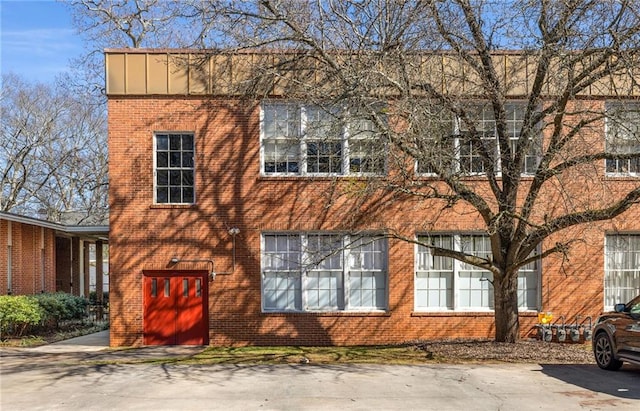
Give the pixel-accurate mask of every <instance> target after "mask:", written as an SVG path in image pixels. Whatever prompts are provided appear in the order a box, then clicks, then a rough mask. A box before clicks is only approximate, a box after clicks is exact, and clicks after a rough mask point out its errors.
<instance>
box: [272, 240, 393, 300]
mask: <svg viewBox="0 0 640 411" xmlns="http://www.w3.org/2000/svg"><path fill="white" fill-rule="evenodd" d="M262 241H263V242H262V307H263V309H264V310H265V311H343V310H352V311H371V310H385V309H386V308H387V294H388V280H387V277H388V276H387V269H386V267H387V264H386V261H387V243H386V241H385V240H384V239H380V238H376V237H372V236H364V237H361V236H357V237H356V236H349V235H344V234H339V233H327V232H323V233H302V234H291V233H287V234H264V235H263V238H262Z"/></svg>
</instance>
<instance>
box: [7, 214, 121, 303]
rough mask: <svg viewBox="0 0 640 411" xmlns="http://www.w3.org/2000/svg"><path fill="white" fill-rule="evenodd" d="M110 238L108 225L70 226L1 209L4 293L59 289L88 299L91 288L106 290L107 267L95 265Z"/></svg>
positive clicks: (26, 293)
mask: <svg viewBox="0 0 640 411" xmlns="http://www.w3.org/2000/svg"><path fill="white" fill-rule="evenodd" d="M108 236H109V227H107V226H75V225H74V226H70V225H64V224H57V223H52V222H49V221H45V220H39V219H36V218H30V217H25V216H21V215H17V214H13V213H6V212H0V256H1V257H0V295H7V294H13V295H33V294H39V293H43V292H56V291H61V292H66V293H70V294H73V295H79V296H86V297H88V296H89V292H90V290H91V289H92V290H105V291H106V290H108V283H107V284H104V283H105V281H104V279H103V272H104V269H103V266H102V265H100V264H95V255H98V259H100V260H102V255H103V245H106V244H107V243H108ZM91 248H93V250H91ZM90 251H92V253H90ZM92 254H93V260H94V261H93V264H92ZM93 266H95V268H92V267H93ZM92 274H93V275H92ZM91 286H93V287H91Z"/></svg>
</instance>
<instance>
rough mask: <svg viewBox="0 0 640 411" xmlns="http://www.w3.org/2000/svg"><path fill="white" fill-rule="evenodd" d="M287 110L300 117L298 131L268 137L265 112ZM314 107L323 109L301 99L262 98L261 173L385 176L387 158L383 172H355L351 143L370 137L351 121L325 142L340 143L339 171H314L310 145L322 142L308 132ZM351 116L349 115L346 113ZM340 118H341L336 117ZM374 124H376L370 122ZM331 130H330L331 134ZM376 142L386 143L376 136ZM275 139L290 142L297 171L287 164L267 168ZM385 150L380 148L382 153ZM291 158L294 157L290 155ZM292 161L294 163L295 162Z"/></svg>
mask: <svg viewBox="0 0 640 411" xmlns="http://www.w3.org/2000/svg"><path fill="white" fill-rule="evenodd" d="M273 108H275V109H278V108H280V109H284V110H292V111H293V110H295V113H294V114H296V116H299V118H298V119H297V121H295V122H294V124H297V125H298V128H297V130H295V131H294V134H295V135H293V136H277V137H275V138H274V137H268V136H267V126H266V113H267V110H269V109H273ZM311 110H323V108H320V107H319V106H317V105H313V104H304V103H302V102H291V101H263V102H262V103H261V104H260V174H261V175H262V176H294V177H300V176H302V177H309V176H347V175H349V176H353V175H364V176H367V175H383V174H384V173H386V159H385V158H381V160H380V161H381V162H382V169H381V170H380V171H375V172H368V171H365V172H361V171H352V168H353V167H352V166H351V160H352V158H351V155H350V151H349V149H350V148H349V143H350V142H352V143H353V142H355V141H364V140H367V139H368V138H369V137H360V136H358V135H357V133H355V132H354V124H353V123H351V122H349V121H348V120H347V121H346V122H345V124H344V125H342V126H341V127H337V128H338V130H336V131H335V133H336V136H335V137H333V138H331V137H329V138H327V139H326V140H325V142H329V143H331V142H338V143H339V144H340V159H339V165H340V170H338V171H327V172H325V171H311V166H310V159H311V157H310V156H309V154H308V144H309V143H310V142H312V141H321V140H319V139H318V138H314V137H312V136H310V135H309V132H308V131H309V130H308V125H309V124H310V120H309V118H308V113H309V112H311ZM342 111H344V110H340V109H336V117H340V115H341V114H342ZM347 117H348V116H347ZM336 121H339V120H336ZM355 121H358V122H368V123H371V121H370V120H366V119H355ZM371 127H373V126H372V125H371ZM331 132H332V131H330V133H331ZM375 140H376V141H379V144H381V145H382V144H384V143H383V141H382V139H381V138H379V137H376V139H375ZM272 141H290V142H291V144H292V146H291V151H292V152H295V153H297V154H296V155H297V156H298V158H297V163H298V166H297V169H296V170H294V171H289V169H288V167H287V170H285V171H278V170H275V171H272V170H267V167H266V164H267V156H269V153H268V152H267V145H268V144H271V142H272ZM383 152H384V150H381V154H382V153H383ZM290 158H291V157H290ZM292 163H293V162H292Z"/></svg>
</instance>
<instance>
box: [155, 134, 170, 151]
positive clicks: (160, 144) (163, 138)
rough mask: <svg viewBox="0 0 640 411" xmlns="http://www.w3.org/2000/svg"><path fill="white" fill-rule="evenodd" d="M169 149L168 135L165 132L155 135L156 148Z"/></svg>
mask: <svg viewBox="0 0 640 411" xmlns="http://www.w3.org/2000/svg"><path fill="white" fill-rule="evenodd" d="M168 149H169V136H167V135H166V134H159V135H157V136H156V150H168Z"/></svg>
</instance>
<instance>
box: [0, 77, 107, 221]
mask: <svg viewBox="0 0 640 411" xmlns="http://www.w3.org/2000/svg"><path fill="white" fill-rule="evenodd" d="M81 97H82V96H76V95H75V94H73V93H69V92H68V90H65V89H64V88H63V87H61V86H49V85H45V84H30V83H27V82H25V81H24V80H22V79H21V78H20V77H18V76H17V75H12V74H9V75H3V77H2V96H1V105H2V113H3V115H2V120H1V124H2V144H0V147H1V149H0V160H1V161H0V164H2V169H1V170H0V172H1V173H2V174H1V175H0V177H1V180H0V181H1V183H2V191H0V210H2V211H17V212H21V213H24V214H27V215H34V216H41V217H45V218H47V219H49V220H51V221H63V220H64V221H65V222H71V223H78V222H82V221H89V222H91V223H96V222H103V221H104V218H105V215H106V212H107V210H106V208H107V193H106V170H107V155H106V144H104V143H102V137H103V136H104V135H106V130H105V121H104V116H103V113H102V111H101V110H100V107H99V106H96V105H91V104H88V100H89V98H88V97H82V98H81ZM69 216H70V218H67V217H69Z"/></svg>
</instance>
